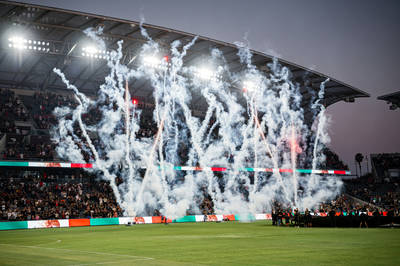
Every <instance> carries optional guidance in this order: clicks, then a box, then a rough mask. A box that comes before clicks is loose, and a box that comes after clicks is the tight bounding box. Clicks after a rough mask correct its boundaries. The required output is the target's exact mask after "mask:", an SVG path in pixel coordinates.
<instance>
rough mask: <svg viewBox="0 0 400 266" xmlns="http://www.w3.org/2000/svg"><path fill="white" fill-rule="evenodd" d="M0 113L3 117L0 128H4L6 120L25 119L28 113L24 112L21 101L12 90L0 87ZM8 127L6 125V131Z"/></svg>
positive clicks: (27, 117)
mask: <svg viewBox="0 0 400 266" xmlns="http://www.w3.org/2000/svg"><path fill="white" fill-rule="evenodd" d="M0 115H1V117H2V118H3V119H1V120H3V122H2V124H0V128H2V129H4V125H5V123H6V122H9V123H10V122H12V121H26V120H28V119H29V114H28V113H27V112H26V110H25V108H24V106H23V104H22V101H21V99H20V98H19V97H17V96H16V95H15V94H14V92H13V91H11V90H8V89H0ZM4 132H9V129H8V128H7V127H6V131H4Z"/></svg>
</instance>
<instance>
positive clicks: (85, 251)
mask: <svg viewBox="0 0 400 266" xmlns="http://www.w3.org/2000/svg"><path fill="white" fill-rule="evenodd" d="M0 245H4V246H13V247H21V248H38V249H47V250H60V251H68V252H80V253H86V254H96V255H106V256H116V257H124V258H132V259H134V260H154V258H151V257H143V256H134V255H125V254H115V253H105V252H96V251H88V250H75V249H65V248H47V247H39V246H22V245H15V244H2V243H0ZM83 265H85V264H83Z"/></svg>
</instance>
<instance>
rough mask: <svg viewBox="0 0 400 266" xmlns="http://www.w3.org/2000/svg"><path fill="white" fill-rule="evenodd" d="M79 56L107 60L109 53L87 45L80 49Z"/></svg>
mask: <svg viewBox="0 0 400 266" xmlns="http://www.w3.org/2000/svg"><path fill="white" fill-rule="evenodd" d="M81 55H82V56H85V57H90V58H96V59H108V55H109V51H106V50H101V49H99V48H97V47H96V46H94V45H88V46H85V47H83V48H82V53H81Z"/></svg>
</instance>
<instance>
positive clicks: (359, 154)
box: [355, 153, 364, 176]
mask: <svg viewBox="0 0 400 266" xmlns="http://www.w3.org/2000/svg"><path fill="white" fill-rule="evenodd" d="M355 159H356V162H357V163H358V167H359V168H360V176H361V162H362V161H363V159H364V156H363V155H362V154H361V153H357V154H356V157H355Z"/></svg>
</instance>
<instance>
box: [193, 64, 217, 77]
mask: <svg viewBox="0 0 400 266" xmlns="http://www.w3.org/2000/svg"><path fill="white" fill-rule="evenodd" d="M195 75H196V76H197V77H198V78H200V79H202V80H211V79H212V78H213V76H214V72H213V71H212V70H211V68H209V67H205V66H202V67H200V68H198V69H197V70H196V74H195Z"/></svg>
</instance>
